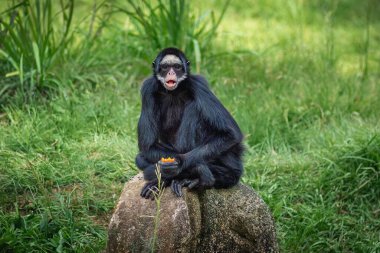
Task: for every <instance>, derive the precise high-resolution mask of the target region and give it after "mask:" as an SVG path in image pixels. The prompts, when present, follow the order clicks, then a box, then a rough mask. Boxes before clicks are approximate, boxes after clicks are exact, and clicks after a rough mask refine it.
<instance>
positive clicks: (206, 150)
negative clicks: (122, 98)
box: [136, 48, 244, 198]
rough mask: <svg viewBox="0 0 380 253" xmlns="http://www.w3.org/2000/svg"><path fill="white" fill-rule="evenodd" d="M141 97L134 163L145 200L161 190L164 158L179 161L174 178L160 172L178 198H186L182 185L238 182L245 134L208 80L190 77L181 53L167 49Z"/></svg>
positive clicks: (155, 64) (156, 62) (195, 186)
mask: <svg viewBox="0 0 380 253" xmlns="http://www.w3.org/2000/svg"><path fill="white" fill-rule="evenodd" d="M141 95H142V109H141V115H140V119H139V123H138V145H139V150H140V153H139V154H138V155H137V157H136V165H137V167H138V168H139V169H141V170H143V173H144V178H145V180H147V181H148V182H147V183H146V185H145V186H144V188H143V189H142V191H141V196H142V197H145V198H150V197H152V191H157V186H158V180H157V176H156V173H155V169H156V163H157V162H158V161H159V160H160V159H161V158H162V157H174V158H175V159H176V161H178V163H179V165H178V168H177V169H176V170H174V171H175V172H174V174H172V175H169V174H162V180H163V184H164V186H169V185H171V188H172V190H173V191H174V192H175V194H176V195H177V196H182V187H188V188H189V189H202V188H210V187H215V188H227V187H230V186H233V185H235V184H237V183H238V181H239V179H240V177H241V175H242V172H243V165H242V161H241V158H242V153H243V151H244V148H243V144H242V140H243V135H242V133H241V131H240V129H239V126H238V125H237V123H236V121H235V120H234V119H233V118H232V116H231V114H230V113H229V112H228V111H227V110H226V108H225V107H224V106H223V105H222V104H221V103H220V101H219V100H218V99H217V98H216V96H215V95H214V94H213V93H212V92H211V91H210V89H209V87H208V84H207V81H206V80H205V79H204V78H203V77H202V76H198V75H192V74H190V63H189V61H188V60H187V58H186V56H185V55H184V53H183V52H181V51H180V50H179V49H176V48H166V49H164V50H162V51H161V52H160V53H159V54H158V56H157V57H156V59H155V60H154V62H153V76H151V77H150V78H148V79H146V80H145V81H144V83H143V85H142V88H141Z"/></svg>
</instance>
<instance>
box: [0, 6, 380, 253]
mask: <svg viewBox="0 0 380 253" xmlns="http://www.w3.org/2000/svg"><path fill="white" fill-rule="evenodd" d="M379 13H380V2H379V1H376V0H365V1H355V0H315V1H307V0H290V1H282V0H266V1H264V0H256V1H248V0H241V1H226V0H223V1H222V0H214V1H200V0H199V1H198V0H196V1H184V0H157V1H148V0H145V1H137V0H118V1H116V0H115V1H110V0H109V1H91V0H76V1H70V0H62V1H48V0H40V1H38V0H30V1H11V0H9V1H7V0H6V1H1V3H0V252H53V251H56V252H100V251H102V250H103V249H104V248H105V244H106V240H107V224H108V222H109V219H110V215H111V214H112V209H113V207H114V205H115V203H116V201H117V199H118V197H119V194H120V190H121V189H122V187H123V184H124V183H125V182H126V181H128V179H129V178H131V177H132V176H133V175H135V174H136V173H138V169H137V168H136V166H135V165H134V157H135V155H136V153H137V143H136V126H137V121H138V117H139V113H140V106H141V104H140V95H139V88H140V84H141V82H142V80H143V79H144V78H145V77H147V76H148V75H149V74H150V73H151V62H152V60H153V59H154V57H155V56H156V54H157V53H158V52H159V50H160V49H162V48H163V47H167V46H177V47H180V48H181V49H183V50H185V52H186V53H187V54H188V56H189V58H190V59H191V62H192V71H193V72H194V73H200V74H202V75H204V76H205V77H206V78H207V79H208V80H209V82H210V86H211V88H212V90H213V91H214V92H215V94H216V95H217V96H218V97H219V98H220V100H221V101H222V102H223V104H224V105H225V106H226V107H227V108H228V110H229V111H230V112H231V113H232V114H233V116H234V117H235V118H236V120H237V122H238V123H239V125H240V126H241V128H242V130H243V132H244V134H245V136H246V138H245V143H246V146H247V152H246V155H245V158H244V163H245V174H244V177H243V179H242V181H243V182H244V183H246V184H248V185H250V186H252V187H253V188H254V189H255V190H256V191H257V192H258V193H259V194H260V195H261V196H262V197H263V198H264V200H265V201H266V203H267V204H268V205H269V206H270V208H271V210H272V212H273V215H274V219H275V221H276V224H277V230H278V239H279V244H280V247H281V251H282V252H380V198H379V196H380V169H379V167H380V128H379V127H380V124H379V119H380V100H379V96H380V83H379V81H380V15H379ZM232 211H233V210H232Z"/></svg>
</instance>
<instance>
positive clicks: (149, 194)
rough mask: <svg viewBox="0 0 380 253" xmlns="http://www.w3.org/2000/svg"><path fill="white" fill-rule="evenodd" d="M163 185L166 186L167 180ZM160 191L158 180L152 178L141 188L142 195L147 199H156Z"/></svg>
mask: <svg viewBox="0 0 380 253" xmlns="http://www.w3.org/2000/svg"><path fill="white" fill-rule="evenodd" d="M162 184H163V185H162V187H165V182H163V183H162ZM158 192H159V187H158V180H157V179H155V180H152V181H149V182H147V183H146V184H145V185H144V187H143V188H142V190H141V193H140V196H141V197H143V198H146V199H151V200H154V197H155V196H157V194H158Z"/></svg>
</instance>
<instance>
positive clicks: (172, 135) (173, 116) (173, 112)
mask: <svg viewBox="0 0 380 253" xmlns="http://www.w3.org/2000/svg"><path fill="white" fill-rule="evenodd" d="M184 108H185V106H184V104H182V103H164V104H163V105H162V107H161V112H160V135H161V136H162V137H163V139H164V140H163V141H165V142H169V143H171V144H174V143H175V141H176V136H177V132H178V128H179V126H180V125H181V121H182V117H183V113H184Z"/></svg>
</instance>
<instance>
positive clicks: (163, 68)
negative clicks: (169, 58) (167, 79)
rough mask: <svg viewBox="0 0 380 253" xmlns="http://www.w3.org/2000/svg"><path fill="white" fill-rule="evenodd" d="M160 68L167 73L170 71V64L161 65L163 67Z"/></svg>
mask: <svg viewBox="0 0 380 253" xmlns="http://www.w3.org/2000/svg"><path fill="white" fill-rule="evenodd" d="M160 68H161V70H163V71H167V70H169V65H168V64H161V65H160Z"/></svg>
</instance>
